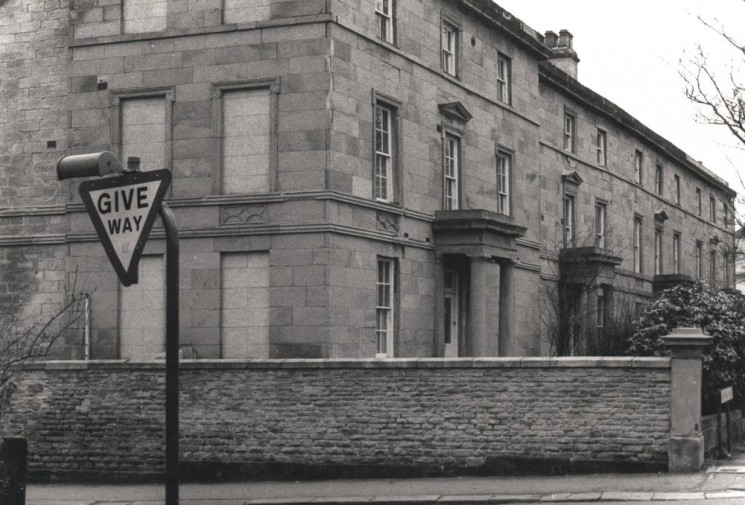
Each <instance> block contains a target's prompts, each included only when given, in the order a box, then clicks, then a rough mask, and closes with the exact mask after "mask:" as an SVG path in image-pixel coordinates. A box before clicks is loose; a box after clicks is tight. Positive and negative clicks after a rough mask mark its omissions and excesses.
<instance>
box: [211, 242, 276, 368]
mask: <svg viewBox="0 0 745 505" xmlns="http://www.w3.org/2000/svg"><path fill="white" fill-rule="evenodd" d="M221 277H222V284H221V286H222V357H223V358H268V357H269V254H268V253H245V252H239V253H223V254H222V256H221Z"/></svg>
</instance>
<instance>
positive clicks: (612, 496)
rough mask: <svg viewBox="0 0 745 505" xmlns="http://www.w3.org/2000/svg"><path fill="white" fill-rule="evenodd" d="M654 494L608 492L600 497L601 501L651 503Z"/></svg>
mask: <svg viewBox="0 0 745 505" xmlns="http://www.w3.org/2000/svg"><path fill="white" fill-rule="evenodd" d="M653 494H654V493H639V492H629V491H608V492H605V493H603V494H602V495H601V496H600V499H601V500H602V501H651V500H652V495H653Z"/></svg>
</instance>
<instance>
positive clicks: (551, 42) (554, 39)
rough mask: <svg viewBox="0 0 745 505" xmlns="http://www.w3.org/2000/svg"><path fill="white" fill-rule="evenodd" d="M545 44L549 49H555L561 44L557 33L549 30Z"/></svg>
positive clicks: (544, 40)
mask: <svg viewBox="0 0 745 505" xmlns="http://www.w3.org/2000/svg"><path fill="white" fill-rule="evenodd" d="M543 42H544V44H546V45H547V46H548V47H550V48H551V49H553V48H555V47H556V45H557V44H558V43H559V36H558V35H556V32H552V31H551V30H549V31H547V32H546V34H545V35H544V36H543Z"/></svg>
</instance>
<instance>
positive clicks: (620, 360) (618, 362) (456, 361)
mask: <svg viewBox="0 0 745 505" xmlns="http://www.w3.org/2000/svg"><path fill="white" fill-rule="evenodd" d="M18 368H20V369H22V370H47V371H73V370H132V371H134V370H164V369H165V362H164V361H152V362H131V361H127V360H88V361H77V360H76V361H73V360H59V361H51V360H50V361H38V362H35V363H25V364H23V365H19V366H18ZM180 368H181V369H183V370H208V369H217V370H234V369H255V370H259V369H341V368H346V369H355V368H357V369H417V368H418V369H422V368H452V369H456V368H660V369H670V358H645V357H602V358H601V357H566V358H548V357H526V358H394V359H372V358H371V359H345V358H342V359H241V360H234V359H188V360H181V362H180Z"/></svg>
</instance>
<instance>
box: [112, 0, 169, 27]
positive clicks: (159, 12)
mask: <svg viewBox="0 0 745 505" xmlns="http://www.w3.org/2000/svg"><path fill="white" fill-rule="evenodd" d="M167 15H168V1H167V0H123V6H122V16H123V17H122V23H123V30H122V31H123V32H124V33H146V32H159V31H163V30H165V29H166V18H167Z"/></svg>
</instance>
